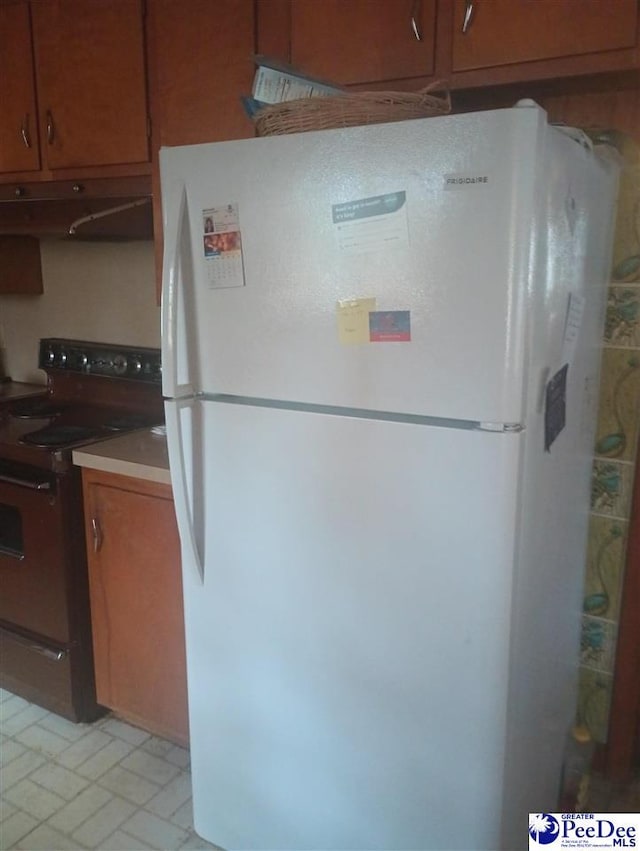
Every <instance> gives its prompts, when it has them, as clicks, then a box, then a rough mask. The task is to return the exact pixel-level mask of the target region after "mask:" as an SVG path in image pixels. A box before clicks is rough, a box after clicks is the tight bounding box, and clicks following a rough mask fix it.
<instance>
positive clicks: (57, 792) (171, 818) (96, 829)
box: [0, 689, 215, 851]
mask: <svg viewBox="0 0 640 851" xmlns="http://www.w3.org/2000/svg"><path fill="white" fill-rule="evenodd" d="M0 791H1V798H0V851H9V849H24V851H39V849H42V851H62V849H100V851H144V849H149V848H150V849H156V851H169V849H183V848H184V849H202V851H204V850H205V849H214V848H215V846H213V845H210V844H209V843H207V842H205V841H204V840H203V839H201V838H200V837H199V836H198V835H197V834H196V833H195V831H194V829H193V823H192V812H191V776H190V773H189V751H187V750H185V749H184V748H180V747H177V746H176V745H174V744H172V743H171V742H167V741H165V740H163V739H159V738H158V737H156V736H152V735H150V734H149V733H146V732H144V731H143V730H140V729H138V728H137V727H132V726H131V725H129V724H125V723H124V722H122V721H120V720H118V719H117V718H115V717H113V716H111V715H108V716H106V717H105V718H102V719H100V720H99V721H96V722H95V723H93V724H72V723H71V722H70V721H67V720H66V719H64V718H61V717H60V716H58V715H54V714H53V713H51V712H47V711H46V710H45V709H42V708H41V707H39V706H35V705H34V704H32V703H28V702H27V701H26V700H23V699H22V698H21V697H17V696H16V695H13V694H10V693H9V692H7V691H3V690H1V689H0Z"/></svg>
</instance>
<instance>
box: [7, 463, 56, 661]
mask: <svg viewBox="0 0 640 851" xmlns="http://www.w3.org/2000/svg"><path fill="white" fill-rule="evenodd" d="M63 478H64V477H63V476H56V475H55V474H54V473H51V472H49V471H47V470H38V469H37V468H32V467H27V466H24V465H18V464H12V463H9V462H5V461H0V621H1V622H2V623H3V624H4V625H5V626H16V627H18V628H20V629H23V630H27V631H29V632H31V633H35V634H38V635H41V636H44V637H47V638H50V639H52V640H54V641H56V642H60V643H63V644H65V643H67V642H69V641H70V640H71V638H72V636H71V635H70V625H69V583H70V581H71V577H70V576H69V573H70V567H69V544H70V542H69V541H68V540H67V539H68V537H69V535H68V534H67V532H66V525H65V505H64V502H65V491H66V490H67V487H66V483H65V482H64V481H63Z"/></svg>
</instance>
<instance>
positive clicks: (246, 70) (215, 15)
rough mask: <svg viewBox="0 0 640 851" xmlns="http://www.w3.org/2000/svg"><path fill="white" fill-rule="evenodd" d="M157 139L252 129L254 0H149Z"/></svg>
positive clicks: (227, 135) (206, 138)
mask: <svg viewBox="0 0 640 851" xmlns="http://www.w3.org/2000/svg"><path fill="white" fill-rule="evenodd" d="M147 6H148V10H147V15H148V33H149V68H150V83H151V89H150V91H151V111H152V118H153V128H154V132H153V137H154V145H156V146H157V147H160V146H162V145H191V144H197V143H198V142H217V141H220V140H222V139H240V138H243V137H245V136H252V135H253V125H252V124H251V121H250V120H249V119H248V118H247V116H246V115H245V113H244V110H243V107H242V103H241V101H240V97H241V95H248V94H251V86H252V83H253V74H254V71H255V66H254V64H253V60H252V57H253V54H254V53H255V13H254V0H213V2H212V0H188V2H185V0H147Z"/></svg>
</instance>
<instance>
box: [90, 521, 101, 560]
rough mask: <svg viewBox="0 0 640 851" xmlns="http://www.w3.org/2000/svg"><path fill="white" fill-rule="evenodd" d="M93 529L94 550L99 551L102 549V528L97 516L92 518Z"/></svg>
mask: <svg viewBox="0 0 640 851" xmlns="http://www.w3.org/2000/svg"><path fill="white" fill-rule="evenodd" d="M91 530H92V532H93V551H94V553H98V552H100V550H101V549H102V529H101V528H100V523H99V521H98V518H97V517H92V518H91Z"/></svg>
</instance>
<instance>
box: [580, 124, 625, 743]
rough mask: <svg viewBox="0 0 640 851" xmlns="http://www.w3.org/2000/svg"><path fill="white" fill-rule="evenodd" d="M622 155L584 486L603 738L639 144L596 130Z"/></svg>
mask: <svg viewBox="0 0 640 851" xmlns="http://www.w3.org/2000/svg"><path fill="white" fill-rule="evenodd" d="M597 138H598V139H599V140H601V141H610V142H613V143H614V144H615V145H616V146H617V147H618V149H619V150H620V152H621V153H622V155H623V158H624V161H625V167H624V169H623V171H622V175H621V184H620V192H619V198H618V213H617V221H616V233H615V241H614V251H613V268H612V275H611V279H612V280H611V284H610V286H609V289H608V296H607V312H606V324H605V332H604V348H603V359H602V371H601V380H600V403H599V411H598V425H597V432H596V444H595V458H594V463H593V475H592V486H591V515H590V523H589V545H588V552H587V564H586V573H585V587H584V600H583V614H582V635H581V659H580V663H581V664H580V681H579V695H578V708H577V718H578V721H579V722H581V723H585V724H586V725H587V727H588V728H589V730H590V732H591V735H592V737H593V738H594V740H595V741H596V742H601V743H604V742H606V740H607V734H608V725H609V709H610V704H611V693H612V689H613V671H614V666H615V651H616V640H617V632H618V623H619V613H620V602H621V594H622V581H623V576H624V565H625V559H626V550H627V534H628V528H629V517H630V514H631V494H632V491H633V479H634V471H635V465H636V456H637V451H638V436H639V434H640V145H638V143H637V142H634V141H633V140H632V139H630V138H629V137H625V136H623V135H622V134H620V133H617V132H613V131H611V132H605V133H598V134H597Z"/></svg>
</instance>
